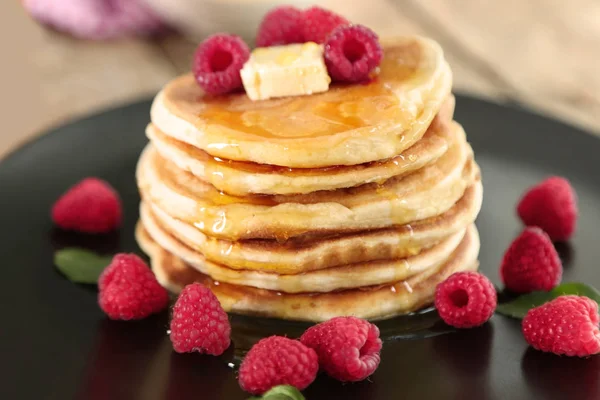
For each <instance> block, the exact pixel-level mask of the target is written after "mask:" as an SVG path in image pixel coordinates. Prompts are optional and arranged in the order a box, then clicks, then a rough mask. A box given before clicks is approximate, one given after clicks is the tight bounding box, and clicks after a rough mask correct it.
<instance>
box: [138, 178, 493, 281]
mask: <svg viewBox="0 0 600 400" xmlns="http://www.w3.org/2000/svg"><path fill="white" fill-rule="evenodd" d="M482 196H483V189H482V186H481V182H480V181H479V180H478V181H477V182H476V183H474V184H473V185H472V186H470V187H469V188H468V189H467V190H466V191H465V194H464V195H463V197H462V198H461V199H460V200H459V201H458V202H457V203H456V204H454V205H453V206H452V208H450V209H449V210H448V211H446V212H445V213H444V214H442V215H439V216H435V217H432V218H428V219H425V220H422V221H417V222H414V223H412V224H409V225H403V226H399V227H395V228H388V229H380V230H375V231H368V232H358V233H354V234H349V235H342V236H339V235H336V236H333V237H328V238H300V239H298V238H291V239H289V240H287V241H285V242H278V241H276V240H245V241H238V242H232V241H228V240H222V239H217V238H213V237H209V236H206V235H204V234H203V233H202V232H200V231H199V230H198V229H196V228H195V227H194V226H192V225H190V224H187V223H185V222H183V221H179V220H177V219H174V218H172V217H170V216H169V215H168V214H167V213H166V212H164V211H162V210H161V209H160V208H159V207H157V206H155V205H153V204H146V203H142V204H141V206H140V216H141V220H142V222H143V223H144V225H145V226H146V228H147V229H148V230H149V231H150V233H151V235H152V236H155V237H156V234H155V233H154V232H153V229H151V226H152V225H157V228H158V229H160V230H162V231H164V232H165V233H166V234H168V235H170V236H173V237H174V238H175V239H177V240H178V241H180V242H182V243H184V244H185V245H186V246H187V247H190V248H191V249H193V250H194V251H196V252H200V253H202V254H203V255H204V257H206V259H208V260H209V261H213V262H215V263H218V264H223V265H227V266H228V267H229V268H233V269H245V270H258V271H265V272H277V273H280V274H298V273H302V272H308V271H314V270H319V269H324V268H330V267H335V266H339V265H344V264H351V263H359V262H364V261H374V260H386V259H400V258H406V257H410V256H414V255H416V254H418V253H419V252H421V251H422V250H423V249H427V248H429V247H432V246H433V245H435V244H437V243H439V242H440V241H442V240H444V239H445V238H447V237H449V236H451V235H453V234H455V233H456V232H459V231H461V230H463V229H464V228H465V227H466V226H468V225H469V224H471V223H472V222H473V221H475V218H476V216H477V214H478V213H479V210H480V208H481V200H482ZM159 242H160V241H159Z"/></svg>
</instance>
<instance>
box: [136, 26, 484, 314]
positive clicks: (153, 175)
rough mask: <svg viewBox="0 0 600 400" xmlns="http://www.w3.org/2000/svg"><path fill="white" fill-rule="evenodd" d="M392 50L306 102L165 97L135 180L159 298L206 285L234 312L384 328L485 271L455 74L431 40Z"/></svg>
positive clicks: (172, 93)
mask: <svg viewBox="0 0 600 400" xmlns="http://www.w3.org/2000/svg"><path fill="white" fill-rule="evenodd" d="M382 43H383V47H384V60H383V62H382V65H381V67H380V71H379V74H378V75H377V77H376V78H375V79H374V80H372V81H371V82H368V83H362V84H354V85H332V87H331V88H330V90H329V91H328V92H325V93H320V94H315V95H310V96H298V97H289V98H283V99H273V100H266V101H256V102H253V101H251V100H250V99H248V97H247V96H246V95H245V94H244V93H236V94H230V95H226V96H209V95H207V94H205V93H203V92H202V90H201V89H200V88H199V87H198V86H197V84H196V83H195V81H194V78H193V77H192V76H191V75H187V76H183V77H180V78H177V79H175V80H173V81H172V82H170V83H169V84H168V85H166V87H165V88H164V89H163V90H162V91H161V92H160V93H159V94H158V96H157V97H156V99H155V101H154V104H153V107H152V113H151V116H152V123H151V124H150V125H149V126H148V128H147V135H148V137H149V138H150V141H151V143H150V144H149V145H148V147H147V148H146V149H145V150H144V152H143V154H142V156H141V158H140V161H139V164H138V170H137V179H138V184H139V189H140V192H141V197H142V203H141V209H140V212H141V220H140V224H139V225H138V228H137V239H138V242H139V243H140V245H141V247H142V248H143V249H144V251H146V252H147V253H148V255H149V256H150V257H151V259H152V268H153V270H154V272H155V273H156V275H157V277H158V280H159V282H161V284H163V285H164V286H166V287H167V288H169V289H171V290H173V291H179V290H181V288H182V287H184V286H185V285H187V284H189V283H192V282H201V283H203V284H205V285H207V286H209V287H210V288H211V289H212V290H213V292H214V293H215V295H216V296H217V297H218V298H219V300H220V302H221V304H222V305H223V307H224V308H225V310H226V311H228V312H233V313H240V314H252V315H262V316H269V317H276V318H284V319H293V320H308V321H322V320H326V319H329V318H332V317H334V316H339V315H354V316H358V317H362V318H369V319H381V318H389V317H392V316H395V315H398V314H406V313H409V312H413V311H416V310H418V309H420V308H422V307H424V306H426V305H428V304H430V303H431V302H432V299H433V295H434V291H435V287H436V285H437V284H438V283H440V282H441V281H443V280H444V279H446V278H447V277H448V276H449V275H450V274H452V273H454V272H457V271H465V270H475V269H476V268H477V266H478V262H477V257H478V253H479V237H478V234H477V230H476V228H475V226H474V225H473V222H474V220H475V218H476V216H477V214H478V212H479V209H480V206H481V200H482V186H481V182H480V175H479V169H478V167H477V165H476V164H475V162H474V160H473V152H472V150H471V147H470V146H469V144H468V143H467V141H466V138H465V133H464V131H463V129H462V128H461V126H460V125H459V124H457V123H456V122H454V121H453V111H454V97H453V96H452V94H451V86H452V74H451V71H450V68H449V66H448V64H447V62H446V61H445V59H444V56H443V52H442V50H441V48H440V47H439V46H438V45H437V44H436V43H435V42H433V41H430V40H428V39H424V38H419V37H406V38H396V39H393V40H388V41H383V42H382Z"/></svg>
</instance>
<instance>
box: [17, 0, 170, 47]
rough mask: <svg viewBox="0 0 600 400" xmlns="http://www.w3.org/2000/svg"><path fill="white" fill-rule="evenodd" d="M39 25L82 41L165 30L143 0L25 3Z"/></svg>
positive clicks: (27, 0)
mask: <svg viewBox="0 0 600 400" xmlns="http://www.w3.org/2000/svg"><path fill="white" fill-rule="evenodd" d="M23 6H24V7H25V9H26V10H27V11H28V12H29V13H30V14H31V16H32V17H33V18H34V19H36V20H37V21H38V22H40V23H42V24H44V25H47V26H50V27H52V28H54V29H56V30H58V31H61V32H65V33H68V34H71V35H73V36H75V37H78V38H83V39H93V40H102V39H113V38H117V37H123V36H132V35H149V34H153V33H157V32H160V31H163V30H164V29H165V25H164V23H163V22H162V21H161V19H160V18H159V17H158V16H157V15H156V14H155V13H154V12H153V11H152V10H151V9H150V8H149V7H148V6H147V5H145V4H144V2H143V0H23Z"/></svg>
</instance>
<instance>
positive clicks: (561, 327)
mask: <svg viewBox="0 0 600 400" xmlns="http://www.w3.org/2000/svg"><path fill="white" fill-rule="evenodd" d="M517 213H518V215H519V217H520V218H521V220H522V221H523V223H524V224H525V225H527V227H526V228H525V229H524V230H523V232H521V234H520V235H519V236H518V237H517V238H516V239H515V240H514V241H513V242H512V243H511V245H510V246H509V248H508V249H507V251H506V253H505V254H504V258H503V259H502V264H501V266H500V276H501V278H502V281H503V282H504V285H505V286H506V288H507V289H509V290H510V291H512V292H515V293H529V292H533V291H550V290H552V289H553V288H554V287H555V286H557V285H558V284H559V283H560V281H561V278H562V272H563V267H562V263H561V260H560V258H559V256H558V253H557V251H556V249H555V248H554V245H553V243H552V241H553V240H554V241H561V240H568V239H569V238H570V237H571V236H572V235H573V233H574V231H575V227H576V224H577V215H578V210H577V196H576V194H575V191H574V190H573V188H572V187H571V185H570V184H569V182H568V181H567V180H566V179H564V178H560V177H551V178H548V179H546V180H544V181H542V182H540V183H539V184H537V185H535V186H533V187H532V188H530V189H529V190H528V191H527V192H526V193H525V195H524V196H523V197H522V199H521V201H520V202H519V204H518V206H517ZM496 302H497V299H496V292H495V289H494V287H493V286H492V284H491V282H490V281H489V280H488V279H487V278H485V277H484V276H483V275H480V274H477V273H474V272H461V273H456V274H454V275H452V276H450V277H449V278H448V279H447V280H446V281H444V282H442V283H441V284H440V285H438V287H437V288H436V294H435V305H436V308H437V309H438V313H439V314H440V316H441V318H442V319H443V320H444V321H445V322H446V323H448V324H449V325H453V326H455V327H458V328H470V327H474V326H478V325H481V324H483V323H484V322H486V321H487V320H488V319H489V318H490V317H491V316H492V314H493V312H494V310H495V308H496ZM598 323H599V315H598V304H597V303H596V302H595V301H593V300H591V299H589V298H587V297H579V296H560V297H558V298H556V299H555V300H553V301H550V302H548V303H546V304H543V305H542V306H539V307H536V308H533V309H531V310H530V311H529V312H528V314H527V315H526V316H525V318H524V319H523V322H522V329H523V335H524V337H525V339H526V340H527V342H528V343H529V344H530V345H531V346H533V347H534V348H536V349H538V350H542V351H547V352H552V353H555V354H561V355H567V356H579V357H585V356H589V355H592V354H597V353H600V331H599V329H598Z"/></svg>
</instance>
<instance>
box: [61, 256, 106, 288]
mask: <svg viewBox="0 0 600 400" xmlns="http://www.w3.org/2000/svg"><path fill="white" fill-rule="evenodd" d="M111 260H112V257H110V256H101V255H98V254H96V253H94V252H92V251H89V250H85V249H80V248H66V249H63V250H59V251H57V252H56V253H54V265H56V267H57V268H58V270H59V271H60V272H62V273H63V274H64V275H65V276H66V277H67V279H69V280H70V281H71V282H75V283H87V284H94V283H98V278H99V277H100V274H101V273H102V271H104V268H106V267H107V266H108V265H109V264H110V262H111Z"/></svg>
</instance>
